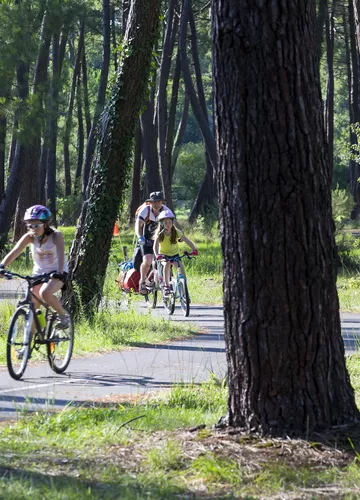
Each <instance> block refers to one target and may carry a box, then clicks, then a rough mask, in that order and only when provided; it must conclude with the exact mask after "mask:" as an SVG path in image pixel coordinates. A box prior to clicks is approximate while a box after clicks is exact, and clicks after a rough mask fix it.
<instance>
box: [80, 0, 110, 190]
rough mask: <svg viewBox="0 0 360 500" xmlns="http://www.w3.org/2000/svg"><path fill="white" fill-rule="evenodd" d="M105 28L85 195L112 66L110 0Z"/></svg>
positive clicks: (106, 3)
mask: <svg viewBox="0 0 360 500" xmlns="http://www.w3.org/2000/svg"><path fill="white" fill-rule="evenodd" d="M103 28H104V43H103V60H102V66H101V75H100V83H99V89H98V95H97V100H96V106H95V113H94V119H93V122H92V125H91V130H90V134H89V137H88V141H87V145H86V154H85V162H84V171H83V188H82V191H83V195H84V196H85V193H86V189H87V186H88V182H89V175H90V167H91V162H92V159H93V155H94V151H95V146H96V128H97V126H98V121H99V118H100V115H101V112H102V110H103V108H104V104H105V97H106V87H107V82H108V76H109V67H110V45H111V43H110V37H111V30H110V1H109V0H103Z"/></svg>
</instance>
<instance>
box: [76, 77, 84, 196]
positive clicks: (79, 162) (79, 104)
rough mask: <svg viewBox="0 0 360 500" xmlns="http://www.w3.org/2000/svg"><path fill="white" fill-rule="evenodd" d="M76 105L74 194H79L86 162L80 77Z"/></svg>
mask: <svg viewBox="0 0 360 500" xmlns="http://www.w3.org/2000/svg"><path fill="white" fill-rule="evenodd" d="M76 105H77V121H78V134H77V152H78V155H77V158H78V159H77V166H76V172H75V182H74V193H75V194H77V193H78V192H79V190H80V188H81V171H82V165H83V161H84V144H85V141H84V122H83V112H82V86H81V78H80V75H79V77H78V82H77V90H76Z"/></svg>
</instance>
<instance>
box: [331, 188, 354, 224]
mask: <svg viewBox="0 0 360 500" xmlns="http://www.w3.org/2000/svg"><path fill="white" fill-rule="evenodd" d="M331 201H332V214H333V219H334V222H335V230H336V232H339V231H340V230H341V229H343V228H344V225H345V222H346V221H347V220H348V219H349V217H350V212H351V209H352V208H353V199H352V196H351V194H350V193H349V192H348V191H347V190H345V189H340V188H339V186H337V187H336V189H334V190H333V191H332V197H331Z"/></svg>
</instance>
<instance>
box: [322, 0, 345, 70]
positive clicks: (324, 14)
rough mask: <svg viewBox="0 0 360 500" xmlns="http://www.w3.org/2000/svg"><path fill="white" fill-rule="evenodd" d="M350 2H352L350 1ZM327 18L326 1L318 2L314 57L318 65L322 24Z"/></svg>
mask: <svg viewBox="0 0 360 500" xmlns="http://www.w3.org/2000/svg"><path fill="white" fill-rule="evenodd" d="M350 1H352V0H350ZM327 16H328V0H319V2H318V12H317V18H316V56H317V60H318V64H320V60H321V55H322V44H323V39H324V24H325V21H326V19H327Z"/></svg>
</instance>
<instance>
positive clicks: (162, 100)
mask: <svg viewBox="0 0 360 500" xmlns="http://www.w3.org/2000/svg"><path fill="white" fill-rule="evenodd" d="M176 3H177V0H169V8H168V12H167V17H166V28H165V36H164V43H163V49H162V57H161V64H160V73H159V86H158V93H157V98H156V103H157V124H158V143H159V163H160V168H161V172H162V178H163V183H164V193H165V198H166V203H167V206H168V207H169V208H172V193H171V181H170V173H169V170H168V169H167V168H166V166H165V141H166V130H167V84H168V80H169V75H170V68H171V58H172V53H173V44H172V33H173V31H174V22H173V19H174V13H175V5H176ZM175 26H176V25H175Z"/></svg>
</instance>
